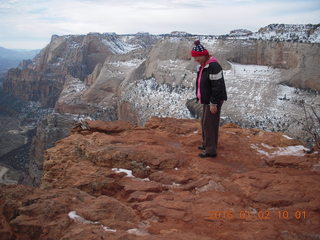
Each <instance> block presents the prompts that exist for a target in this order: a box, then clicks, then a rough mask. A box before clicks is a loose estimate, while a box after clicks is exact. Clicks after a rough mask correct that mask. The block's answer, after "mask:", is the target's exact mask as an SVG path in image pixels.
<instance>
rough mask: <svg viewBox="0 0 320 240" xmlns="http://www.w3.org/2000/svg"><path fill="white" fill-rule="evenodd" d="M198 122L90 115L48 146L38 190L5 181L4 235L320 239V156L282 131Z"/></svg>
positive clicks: (0, 207) (0, 202)
mask: <svg viewBox="0 0 320 240" xmlns="http://www.w3.org/2000/svg"><path fill="white" fill-rule="evenodd" d="M199 127H200V123H199V121H197V120H181V119H180V120H179V119H170V118H152V119H151V120H150V121H149V122H148V123H147V124H146V126H145V127H138V126H134V125H132V124H130V123H127V122H122V121H117V122H102V121H87V122H85V123H83V124H81V125H78V127H76V128H74V129H73V130H72V134H71V135H70V136H69V137H67V138H65V139H63V140H61V141H59V142H58V143H57V144H56V146H55V147H53V148H51V149H49V150H48V151H47V152H46V160H45V163H44V175H43V177H42V180H41V187H40V188H32V187H26V186H20V185H11V186H6V185H0V188H1V191H0V219H1V225H0V233H1V239H4V240H7V239H17V240H20V239H32V240H38V239H41V240H45V239H46V240H49V239H63V240H66V239H75V240H81V239H83V240H87V239H118V240H120V239H132V240H134V239H145V240H147V239H148V240H150V239H155V240H156V239H181V240H182V239H186V240H189V239H190V240H194V239H201V240H207V239H208V240H209V239H221V240H224V239H226V240H227V239H228V240H230V239H231V240H232V239H241V240H242V239H243V240H247V239H252V240H253V239H264V238H266V239H283V240H289V239H298V240H306V239H310V240H311V239H316V238H318V237H319V236H320V230H319V224H318V223H319V221H320V214H319V201H318V199H319V197H320V191H319V187H318V185H319V181H320V174H319V163H318V161H319V159H318V156H317V155H315V154H306V153H305V152H304V151H303V148H302V147H301V146H299V144H300V143H299V142H298V141H296V140H293V139H288V138H286V137H284V136H283V135H282V133H271V132H264V131H261V130H258V129H241V128H239V127H237V126H236V125H232V124H228V125H225V126H223V127H222V128H221V132H220V133H221V134H220V136H221V137H220V142H219V152H218V157H217V158H215V159H200V158H198V157H197V154H198V153H199V151H198V150H197V146H198V145H199V144H200V139H201V132H200V129H199Z"/></svg>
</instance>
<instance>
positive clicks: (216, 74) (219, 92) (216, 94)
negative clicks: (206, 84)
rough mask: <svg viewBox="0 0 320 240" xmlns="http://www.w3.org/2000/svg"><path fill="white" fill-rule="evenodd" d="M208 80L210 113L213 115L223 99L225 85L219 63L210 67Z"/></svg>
mask: <svg viewBox="0 0 320 240" xmlns="http://www.w3.org/2000/svg"><path fill="white" fill-rule="evenodd" d="M209 79H210V84H211V96H210V111H211V113H213V114H215V113H216V112H217V111H218V105H219V104H220V103H221V101H222V100H224V99H225V84H224V77H223V71H222V68H221V66H220V64H219V63H213V64H212V65H211V66H210V71H209Z"/></svg>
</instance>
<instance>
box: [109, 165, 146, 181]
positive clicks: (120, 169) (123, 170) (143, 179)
mask: <svg viewBox="0 0 320 240" xmlns="http://www.w3.org/2000/svg"><path fill="white" fill-rule="evenodd" d="M149 168H150V167H149ZM111 170H112V171H115V172H116V173H125V174H127V176H126V177H132V178H136V179H138V180H141V181H147V182H148V181H150V179H149V178H137V177H135V176H133V174H132V170H128V169H124V168H112V169H111Z"/></svg>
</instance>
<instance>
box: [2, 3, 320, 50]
mask: <svg viewBox="0 0 320 240" xmlns="http://www.w3.org/2000/svg"><path fill="white" fill-rule="evenodd" d="M271 23H289V24H292V23H299V24H300V23H301V24H306V23H313V24H317V23H320V0H300V1H297V0H148V1H147V0H0V46H2V47H6V48H16V49H17V48H19V49H37V48H43V47H45V46H46V44H48V43H49V41H50V38H51V35H53V34H58V35H66V34H86V33H89V32H101V33H103V32H116V33H119V34H123V33H137V32H149V33H152V34H160V33H170V32H172V31H175V30H179V31H185V32H189V33H193V34H226V33H229V32H230V31H231V30H233V29H238V28H244V29H249V30H251V31H257V30H258V29H259V28H260V27H264V26H266V25H268V24H271Z"/></svg>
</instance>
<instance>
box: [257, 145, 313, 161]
mask: <svg viewBox="0 0 320 240" xmlns="http://www.w3.org/2000/svg"><path fill="white" fill-rule="evenodd" d="M261 146H262V147H265V148H267V149H269V150H271V149H273V150H275V151H273V152H271V153H269V152H266V151H264V150H262V149H260V148H259V146H258V145H255V144H251V148H252V149H255V150H256V151H257V152H258V153H260V154H262V155H265V156H267V157H270V158H273V157H276V156H301V157H302V156H304V155H305V152H304V151H307V150H308V149H307V148H305V147H304V146H302V145H296V146H288V147H277V148H274V147H271V146H269V145H266V144H261Z"/></svg>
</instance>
